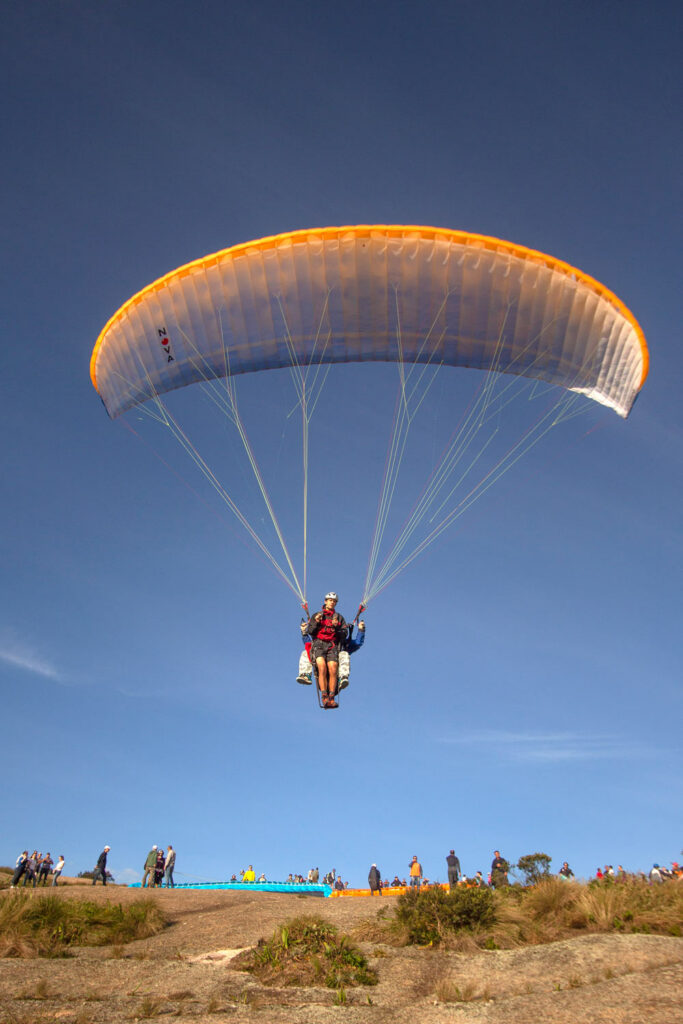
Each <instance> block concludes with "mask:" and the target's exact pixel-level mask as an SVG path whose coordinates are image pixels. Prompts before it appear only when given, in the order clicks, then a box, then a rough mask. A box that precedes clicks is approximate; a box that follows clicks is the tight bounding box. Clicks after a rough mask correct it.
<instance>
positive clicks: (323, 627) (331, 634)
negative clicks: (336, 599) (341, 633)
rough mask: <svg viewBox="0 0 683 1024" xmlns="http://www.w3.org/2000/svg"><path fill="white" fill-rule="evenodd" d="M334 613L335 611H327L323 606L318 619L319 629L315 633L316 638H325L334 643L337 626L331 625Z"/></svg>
mask: <svg viewBox="0 0 683 1024" xmlns="http://www.w3.org/2000/svg"><path fill="white" fill-rule="evenodd" d="M336 614H337V613H336V611H328V609H327V608H323V610H322V619H321V620H320V629H319V630H318V632H317V634H316V640H325V641H328V642H329V643H334V641H335V640H336V639H337V627H336V626H333V625H332V619H333V618H334V617H335V615H336Z"/></svg>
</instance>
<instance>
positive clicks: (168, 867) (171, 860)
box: [164, 843, 175, 889]
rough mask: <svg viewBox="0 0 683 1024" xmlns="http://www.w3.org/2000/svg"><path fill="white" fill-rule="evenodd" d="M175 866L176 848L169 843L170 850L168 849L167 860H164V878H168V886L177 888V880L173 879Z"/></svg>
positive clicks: (168, 887)
mask: <svg viewBox="0 0 683 1024" xmlns="http://www.w3.org/2000/svg"><path fill="white" fill-rule="evenodd" d="M174 867H175V850H174V849H173V847H172V846H171V844H170V843H169V844H168V850H167V851H166V860H165V861H164V878H165V879H166V888H167V889H175V882H174V881H173V868H174Z"/></svg>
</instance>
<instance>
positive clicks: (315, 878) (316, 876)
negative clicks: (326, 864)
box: [311, 868, 320, 885]
mask: <svg viewBox="0 0 683 1024" xmlns="http://www.w3.org/2000/svg"><path fill="white" fill-rule="evenodd" d="M319 880H320V872H319V870H318V868H313V870H312V871H311V881H312V882H313V885H317V884H318V882H319Z"/></svg>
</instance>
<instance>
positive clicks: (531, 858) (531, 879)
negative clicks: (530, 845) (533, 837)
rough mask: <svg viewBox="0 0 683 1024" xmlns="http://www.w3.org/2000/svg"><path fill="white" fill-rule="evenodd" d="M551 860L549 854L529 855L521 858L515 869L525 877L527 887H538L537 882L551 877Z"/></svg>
mask: <svg viewBox="0 0 683 1024" xmlns="http://www.w3.org/2000/svg"><path fill="white" fill-rule="evenodd" d="M551 860H552V858H551V857H549V856H548V854H547V853H527V854H526V855H525V856H524V857H520V858H519V860H518V861H517V863H516V865H515V867H516V869H517V871H521V872H522V874H523V875H524V884H525V885H536V883H537V882H541V881H542V880H543V879H544V878H549V877H550V862H551Z"/></svg>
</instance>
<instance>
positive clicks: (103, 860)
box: [92, 846, 111, 885]
mask: <svg viewBox="0 0 683 1024" xmlns="http://www.w3.org/2000/svg"><path fill="white" fill-rule="evenodd" d="M110 849H111V847H109V846H105V848H104V849H103V850H102V853H101V854H100V855H99V857H98V858H97V864H96V865H95V872H94V874H93V879H92V884H93V885H94V884H95V882H96V881H97V879H98V878H101V879H102V885H106V884H107V854H108V853H109V850H110Z"/></svg>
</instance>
